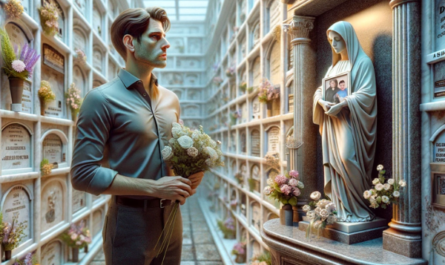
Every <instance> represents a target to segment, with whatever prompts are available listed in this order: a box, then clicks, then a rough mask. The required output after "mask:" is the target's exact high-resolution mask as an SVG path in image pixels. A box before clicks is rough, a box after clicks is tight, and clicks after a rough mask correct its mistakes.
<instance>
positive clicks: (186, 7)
mask: <svg viewBox="0 0 445 265" xmlns="http://www.w3.org/2000/svg"><path fill="white" fill-rule="evenodd" d="M208 2H209V1H208V0H162V1H160V0H145V1H144V5H145V6H146V7H149V6H159V7H162V8H164V9H165V11H167V15H168V17H169V18H170V20H171V21H179V20H188V21H204V20H205V17H206V12H207V4H208Z"/></svg>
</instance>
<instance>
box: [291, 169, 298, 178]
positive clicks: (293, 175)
mask: <svg viewBox="0 0 445 265" xmlns="http://www.w3.org/2000/svg"><path fill="white" fill-rule="evenodd" d="M298 175H299V173H298V171H296V170H291V171H290V172H289V176H291V177H292V178H294V179H298Z"/></svg>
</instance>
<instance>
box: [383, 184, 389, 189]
mask: <svg viewBox="0 0 445 265" xmlns="http://www.w3.org/2000/svg"><path fill="white" fill-rule="evenodd" d="M390 188H391V185H389V184H388V183H385V184H383V189H384V190H389V189H390Z"/></svg>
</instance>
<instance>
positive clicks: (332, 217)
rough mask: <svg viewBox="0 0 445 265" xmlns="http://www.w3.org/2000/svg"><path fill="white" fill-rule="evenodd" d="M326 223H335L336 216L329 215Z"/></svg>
mask: <svg viewBox="0 0 445 265" xmlns="http://www.w3.org/2000/svg"><path fill="white" fill-rule="evenodd" d="M326 222H327V223H328V224H333V223H335V222H337V216H335V215H329V217H328V219H326Z"/></svg>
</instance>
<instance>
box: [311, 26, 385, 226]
mask: <svg viewBox="0 0 445 265" xmlns="http://www.w3.org/2000/svg"><path fill="white" fill-rule="evenodd" d="M329 31H334V32H336V33H338V34H340V35H341V36H342V37H343V39H344V40H345V42H346V47H347V51H348V57H349V61H340V55H339V54H336V53H335V52H334V51H332V53H333V63H332V66H331V67H330V68H329V70H328V72H327V73H326V77H329V76H335V75H337V74H339V73H341V72H343V71H345V70H347V71H350V73H351V84H347V86H348V89H351V92H352V94H351V95H349V96H347V97H346V98H345V99H346V101H347V103H348V107H349V111H348V110H347V109H346V108H344V109H343V110H342V111H341V112H340V113H339V114H338V115H337V117H338V118H333V117H330V116H328V115H326V114H325V112H324V110H323V108H322V107H321V106H320V105H319V104H318V100H319V99H321V98H322V90H321V88H318V89H317V91H316V92H315V94H314V102H313V121H314V123H315V124H318V125H319V126H320V134H321V139H322V149H323V169H324V192H325V194H326V195H328V196H329V197H330V198H331V200H332V201H333V202H334V203H335V205H336V206H337V216H338V218H339V221H349V222H360V221H368V220H372V219H373V218H374V215H373V213H372V212H371V211H370V208H369V202H367V201H366V200H365V199H364V198H363V192H364V191H365V190H367V189H369V188H370V187H371V182H372V176H371V172H372V167H373V164H374V154H375V147H376V134H377V119H376V118H377V99H376V84H375V73H374V66H373V64H372V62H371V59H370V58H369V57H368V56H367V55H366V54H365V52H364V51H363V50H362V47H361V46H360V43H359V41H358V39H357V36H356V34H355V31H354V29H353V28H352V25H351V24H349V23H348V22H337V23H335V24H334V25H332V26H331V27H330V28H329V29H328V32H327V33H329ZM348 216H349V217H348Z"/></svg>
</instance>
